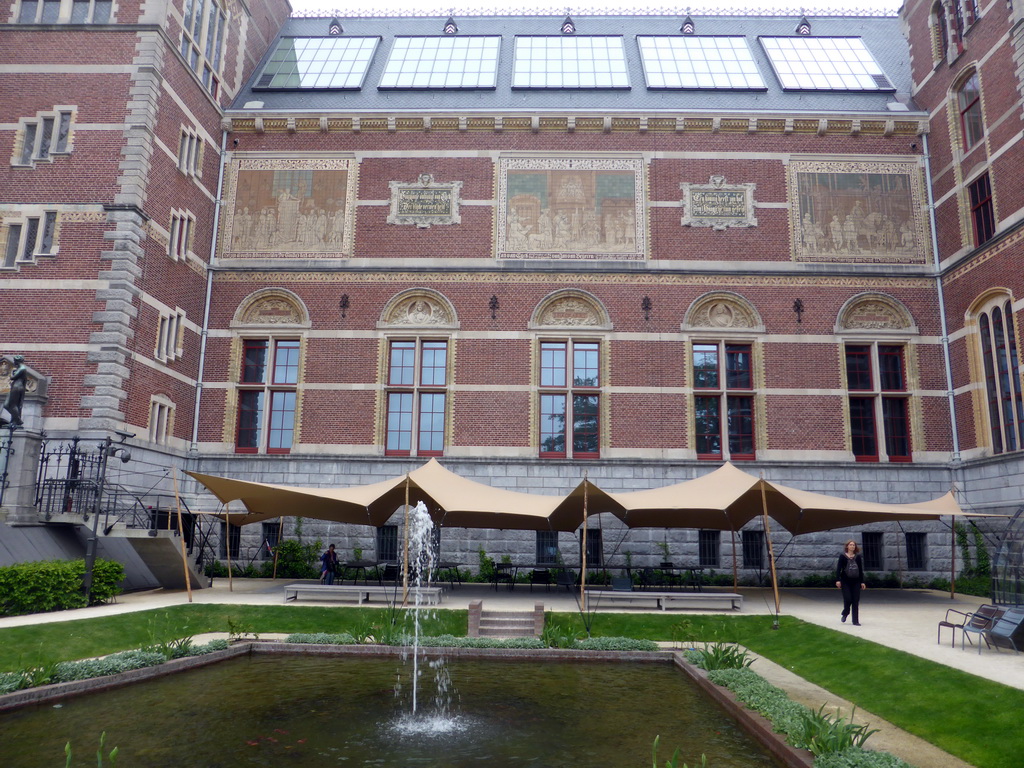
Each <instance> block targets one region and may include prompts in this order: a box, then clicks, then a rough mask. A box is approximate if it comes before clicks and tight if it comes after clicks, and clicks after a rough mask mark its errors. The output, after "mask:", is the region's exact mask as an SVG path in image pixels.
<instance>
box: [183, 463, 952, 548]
mask: <svg viewBox="0 0 1024 768" xmlns="http://www.w3.org/2000/svg"><path fill="white" fill-rule="evenodd" d="M188 474H189V475H191V476H192V477H194V478H195V479H196V480H198V481H199V482H201V483H202V484H203V485H205V486H206V487H207V488H208V489H209V490H210V492H211V493H213V494H214V495H215V496H216V497H217V498H218V499H220V501H221V502H223V503H225V504H228V503H230V502H232V501H240V502H241V503H242V504H243V505H244V507H245V511H244V512H241V511H239V512H238V513H234V512H232V514H231V521H232V522H233V523H236V524H239V525H241V524H245V523H255V522H259V521H261V520H266V519H268V518H272V517H279V516H281V515H289V516H301V517H311V518H317V519H320V520H330V521H333V522H338V523H356V524H362V525H373V526H380V525H384V524H385V523H386V522H387V521H388V520H389V519H390V518H391V516H392V515H393V514H394V513H395V511H396V510H398V509H399V508H400V507H401V506H402V505H403V504H405V502H406V499H407V498H408V501H409V503H410V504H412V505H415V504H417V503H418V502H423V503H424V504H425V505H426V507H427V510H428V511H429V512H430V514H431V516H432V517H433V518H434V521H435V522H436V523H440V524H442V525H444V526H446V527H458V528H495V529H507V530H551V531H570V532H571V531H575V530H576V529H577V528H578V527H579V526H580V525H581V524H582V522H583V519H584V506H586V511H587V513H588V514H590V515H594V514H598V513H602V512H611V513H612V514H614V515H616V516H617V517H619V518H620V519H621V520H622V521H623V522H624V523H625V524H626V525H627V526H628V527H629V528H708V529H718V530H739V529H740V528H742V527H743V526H744V525H745V524H746V523H748V522H749V521H750V520H752V519H753V518H755V517H757V516H759V515H761V514H763V511H764V509H765V507H767V511H768V514H769V516H771V517H772V518H774V519H775V520H776V521H777V522H778V523H779V524H781V525H782V526H783V527H784V528H786V530H788V531H789V532H790V533H791V534H793V535H794V536H795V535H798V534H801V533H814V532H817V531H825V530H831V529H833V528H846V527H848V526H855V525H864V524H867V523H878V522H885V521H895V520H938V519H939V517H940V516H942V515H954V516H956V515H963V514H965V513H964V512H963V511H962V510H961V509H960V506H959V505H958V504H957V502H956V499H955V498H954V497H953V494H952V493H947V494H946V495H945V496H942V497H940V498H938V499H931V500H929V501H923V502H918V503H916V504H882V503H878V502H871V501H858V500H855V499H844V498H841V497H838V496H827V495H825V494H821V493H812V492H811V491H802V490H799V489H797V488H789V487H787V486H784V485H778V484H776V483H769V482H767V481H762V480H761V479H760V478H757V477H754V476H753V475H750V474H748V473H746V472H743V471H742V470H740V469H738V468H736V467H735V466H733V465H732V464H730V463H728V462H727V463H726V464H724V465H723V466H721V467H719V468H718V469H716V470H714V471H713V472H709V473H708V474H706V475H702V476H701V477H698V478H695V479H693V480H687V481H686V482H682V483H676V484H674V485H669V486H665V487H663V488H651V489H648V490H644V491H630V492H623V493H610V492H607V491H604V490H602V489H601V488H599V487H598V486H597V485H595V484H594V483H592V482H590V480H584V481H583V482H581V483H580V484H579V485H578V486H576V488H574V489H573V490H572V491H570V492H569V493H568V494H566V495H564V496H554V495H546V494H535V493H522V492H518V491H508V490H503V489H500V488H494V487H492V486H490V485H486V484H484V483H478V482H475V481H473V480H469V479H467V478H464V477H461V476H460V475H457V474H455V473H454V472H451V471H449V470H447V469H445V468H444V467H442V466H441V464H440V463H438V462H437V460H436V459H431V460H430V461H428V462H427V463H426V464H424V465H423V466H421V467H419V468H417V469H414V470H413V471H412V472H410V473H409V474H408V475H403V476H399V477H394V478H391V479H390V480H384V481H382V482H379V483H373V484H370V485H361V486H353V487H351V488H333V489H332V488H298V487H295V486H287V485H271V484H268V483H254V482H248V481H245V480H233V479H231V478H226V477H217V476H214V475H204V474H200V473H198V472H189V473H188ZM762 488H763V496H762Z"/></svg>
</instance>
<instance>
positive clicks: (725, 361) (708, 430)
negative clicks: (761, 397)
mask: <svg viewBox="0 0 1024 768" xmlns="http://www.w3.org/2000/svg"><path fill="white" fill-rule="evenodd" d="M753 389H754V378H753V364H752V360H751V347H750V344H731V343H723V342H698V343H694V345H693V390H694V397H693V413H694V420H695V426H696V436H697V446H696V448H697V458H699V459H723V458H726V459H753V458H754V457H755V445H754V392H753Z"/></svg>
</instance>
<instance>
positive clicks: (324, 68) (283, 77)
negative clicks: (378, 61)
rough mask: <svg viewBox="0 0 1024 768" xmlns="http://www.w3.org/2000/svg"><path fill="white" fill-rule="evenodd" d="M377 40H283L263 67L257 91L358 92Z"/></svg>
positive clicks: (314, 38)
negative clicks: (331, 90)
mask: <svg viewBox="0 0 1024 768" xmlns="http://www.w3.org/2000/svg"><path fill="white" fill-rule="evenodd" d="M379 40H380V38H378V37H286V38H283V39H282V40H281V41H280V42H279V43H278V44H277V48H276V49H275V50H274V52H273V53H272V54H271V56H270V61H268V62H267V65H266V66H265V67H263V73H262V74H261V75H260V79H259V81H258V82H257V83H256V87H257V88H346V89H350V90H351V89H356V90H357V89H359V88H361V87H362V85H363V78H364V77H365V76H366V70H367V69H369V66H370V60H371V59H372V58H373V52H374V51H375V50H376V48H377V43H378V41H379Z"/></svg>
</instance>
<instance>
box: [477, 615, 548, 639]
mask: <svg viewBox="0 0 1024 768" xmlns="http://www.w3.org/2000/svg"><path fill="white" fill-rule="evenodd" d="M478 631H479V636H480V637H534V636H535V631H534V615H533V614H532V613H529V612H523V611H485V612H483V613H481V614H480V624H479V627H478Z"/></svg>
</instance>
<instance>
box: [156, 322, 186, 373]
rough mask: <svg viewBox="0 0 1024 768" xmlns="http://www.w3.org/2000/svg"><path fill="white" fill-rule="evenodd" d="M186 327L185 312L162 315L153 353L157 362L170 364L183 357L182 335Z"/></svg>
mask: <svg viewBox="0 0 1024 768" xmlns="http://www.w3.org/2000/svg"><path fill="white" fill-rule="evenodd" d="M184 327H185V312H184V310H178V311H177V312H162V313H160V321H159V323H158V326H157V334H156V349H155V350H154V353H153V356H154V357H156V359H157V360H163V361H164V362H167V363H169V362H172V361H174V360H177V359H178V357H180V356H181V334H182V331H183V330H184Z"/></svg>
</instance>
